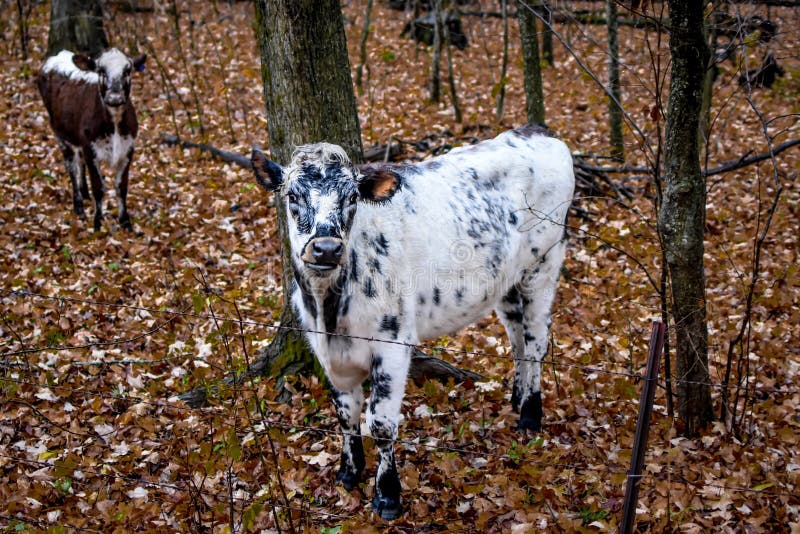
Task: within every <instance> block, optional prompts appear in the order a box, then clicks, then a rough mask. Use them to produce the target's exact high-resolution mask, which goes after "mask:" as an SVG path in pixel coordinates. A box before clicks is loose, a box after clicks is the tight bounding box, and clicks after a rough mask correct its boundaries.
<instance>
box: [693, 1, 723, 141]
mask: <svg viewBox="0 0 800 534" xmlns="http://www.w3.org/2000/svg"><path fill="white" fill-rule="evenodd" d="M713 5H714V4H712V6H713ZM715 14H716V11H712V12H711V15H710V17H709V20H711V21H712V22H711V24H709V25H708V26H707V27H706V32H707V42H708V49H709V50H712V51H713V50H716V49H717V35H718V33H717V25H716V24H714V20H715V19H716V17H715ZM718 71H719V69H718V68H717V65H716V62H715V61H714V55H713V54H709V59H708V67H707V68H706V73H705V77H704V78H703V103H702V107H701V111H700V130H699V131H698V136H699V139H698V142H699V143H700V151H701V152H703V151H704V150H705V149H706V145H707V144H708V136H709V135H710V133H711V102H712V96H713V94H714V82H715V81H716V80H717V74H718Z"/></svg>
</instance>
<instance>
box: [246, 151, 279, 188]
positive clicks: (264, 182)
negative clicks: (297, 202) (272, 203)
mask: <svg viewBox="0 0 800 534" xmlns="http://www.w3.org/2000/svg"><path fill="white" fill-rule="evenodd" d="M250 162H251V163H252V164H253V173H254V174H255V175H256V181H257V182H258V185H260V186H261V187H263V188H264V189H266V190H267V191H275V190H276V189H278V188H279V187H280V186H281V184H282V183H283V167H281V166H280V165H278V164H277V163H275V162H274V161H272V160H270V159H269V158H267V156H265V155H264V153H263V152H261V149H260V148H258V147H257V146H254V147H253V154H252V155H251V156H250Z"/></svg>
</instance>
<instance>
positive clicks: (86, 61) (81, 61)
mask: <svg viewBox="0 0 800 534" xmlns="http://www.w3.org/2000/svg"><path fill="white" fill-rule="evenodd" d="M72 62H73V63H75V66H76V67H78V68H79V69H81V70H90V71H94V70H96V69H97V63H95V62H94V60H93V59H92V58H90V57H89V56H87V55H85V54H74V55H73V56H72Z"/></svg>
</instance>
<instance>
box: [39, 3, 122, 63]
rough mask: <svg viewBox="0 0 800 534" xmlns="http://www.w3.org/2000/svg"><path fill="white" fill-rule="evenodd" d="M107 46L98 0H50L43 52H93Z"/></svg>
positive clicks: (90, 53) (95, 52)
mask: <svg viewBox="0 0 800 534" xmlns="http://www.w3.org/2000/svg"><path fill="white" fill-rule="evenodd" d="M106 48H108V38H107V37H106V32H105V31H104V30H103V6H102V5H101V2H100V0H52V2H51V3H50V33H49V34H48V37H47V55H48V56H52V55H54V54H57V53H59V52H60V51H61V50H71V51H73V52H79V53H82V54H88V55H90V56H96V55H97V54H99V53H100V52H102V51H103V50H105V49H106Z"/></svg>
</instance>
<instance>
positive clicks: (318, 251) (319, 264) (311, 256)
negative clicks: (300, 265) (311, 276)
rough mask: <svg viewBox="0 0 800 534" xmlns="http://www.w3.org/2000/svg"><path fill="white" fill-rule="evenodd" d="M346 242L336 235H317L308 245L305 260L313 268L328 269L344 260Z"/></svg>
mask: <svg viewBox="0 0 800 534" xmlns="http://www.w3.org/2000/svg"><path fill="white" fill-rule="evenodd" d="M343 255H344V242H342V240H341V239H339V238H336V237H315V238H314V239H312V240H311V241H309V242H308V244H307V245H306V249H305V252H304V253H303V261H304V262H306V265H307V266H308V267H310V268H312V269H315V270H318V271H328V270H331V269H334V268H336V267H337V266H339V265H340V264H341V262H342V256H343Z"/></svg>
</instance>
